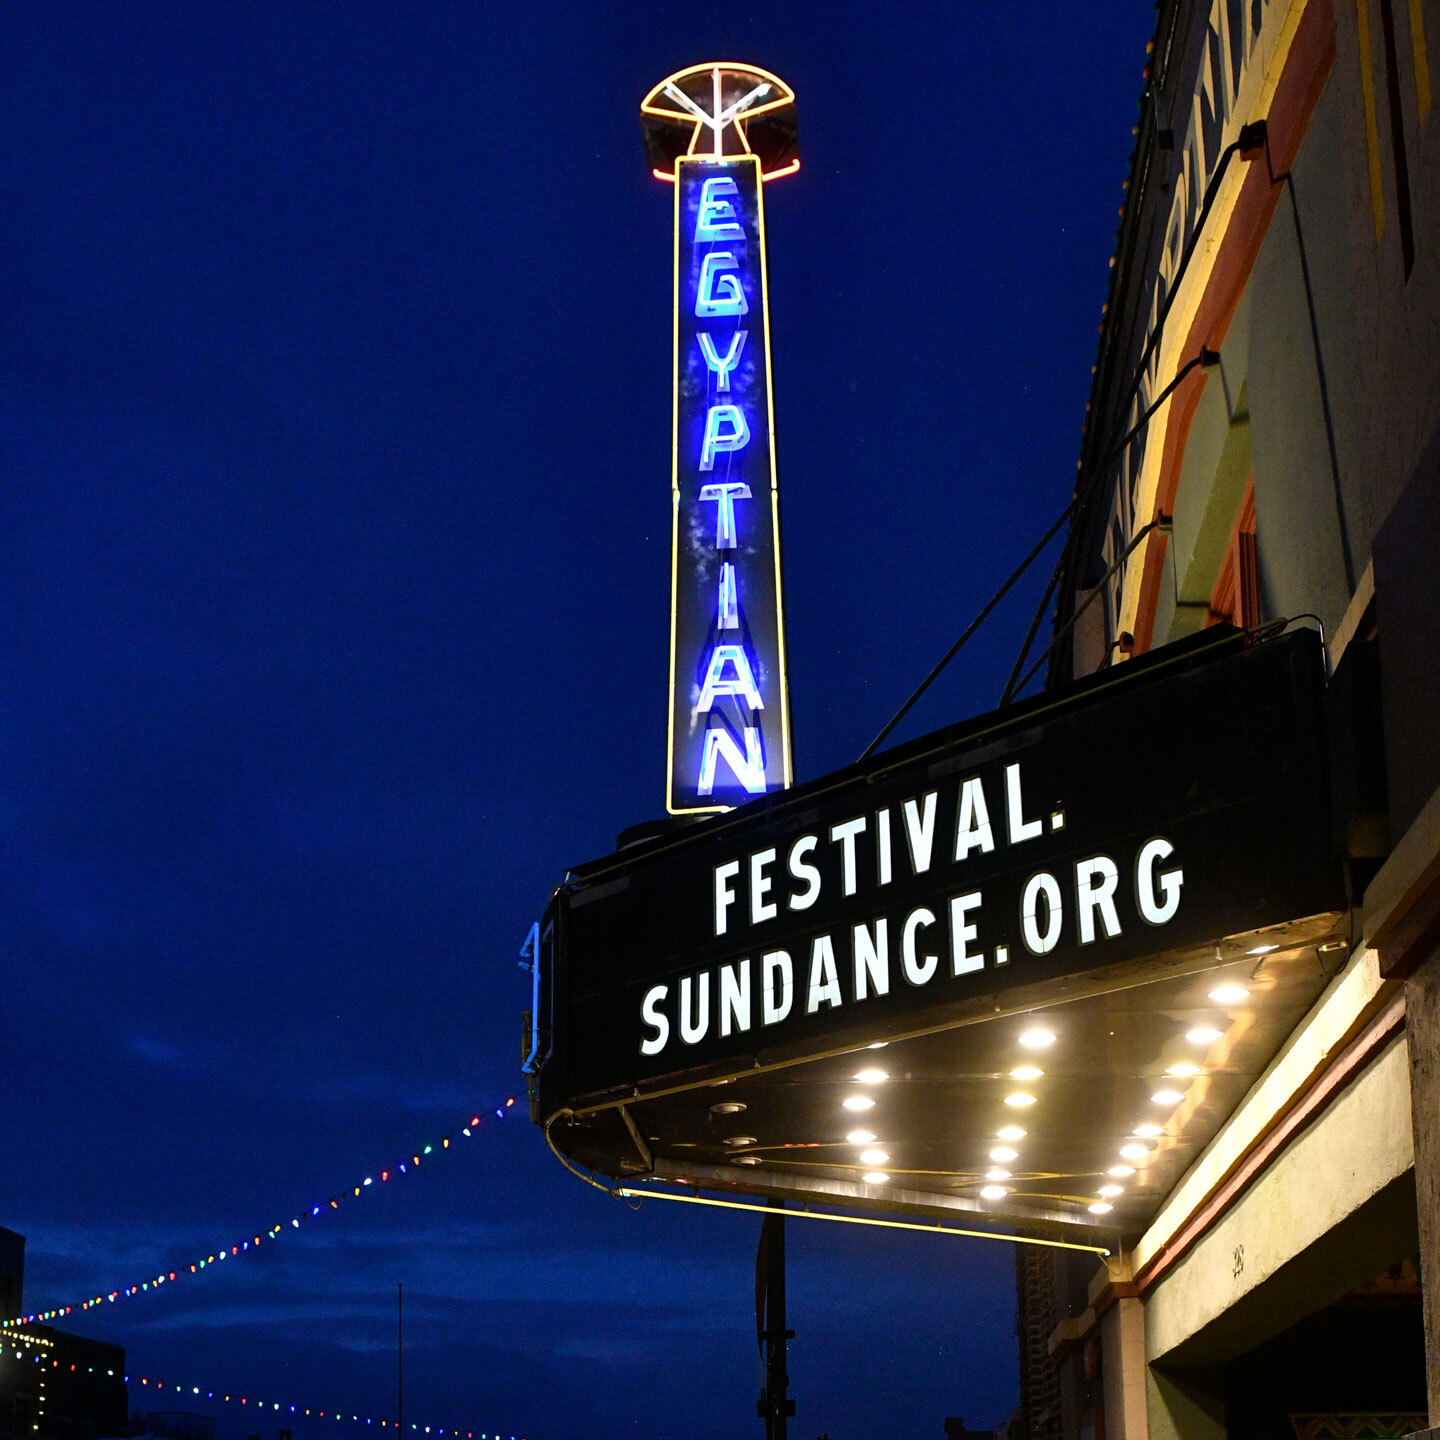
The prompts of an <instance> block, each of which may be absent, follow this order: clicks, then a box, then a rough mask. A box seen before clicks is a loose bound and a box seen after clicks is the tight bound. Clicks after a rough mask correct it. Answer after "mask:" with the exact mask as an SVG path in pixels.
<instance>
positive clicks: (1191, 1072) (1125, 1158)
mask: <svg viewBox="0 0 1440 1440" xmlns="http://www.w3.org/2000/svg"><path fill="white" fill-rule="evenodd" d="M1274 948H1275V947H1274V946H1266V947H1259V948H1257V949H1256V950H1255V951H1252V952H1251V953H1252V954H1265V953H1267V952H1268V951H1269V950H1273V949H1274ZM1249 998H1250V991H1249V989H1248V988H1247V987H1245V986H1244V985H1240V984H1234V983H1227V984H1224V985H1219V986H1217V987H1216V988H1215V989H1214V990H1212V991H1211V992H1210V999H1211V1001H1212V1002H1213V1003H1215V1004H1216V1005H1239V1004H1242V1003H1243V1002H1244V1001H1246V1000H1248V999H1249ZM1223 1034H1224V1032H1223V1031H1221V1030H1217V1029H1216V1028H1215V1027H1214V1026H1212V1025H1197V1026H1195V1027H1194V1028H1193V1029H1191V1030H1189V1031H1187V1032H1186V1035H1185V1038H1186V1040H1188V1041H1189V1042H1190V1043H1191V1044H1192V1045H1211V1044H1213V1043H1214V1042H1215V1041H1216V1040H1218V1039H1220V1038H1221V1036H1222V1035H1223ZM1018 1038H1019V1043H1020V1044H1021V1045H1022V1046H1023V1047H1024V1048H1025V1049H1027V1050H1046V1049H1048V1048H1049V1047H1050V1046H1051V1045H1053V1044H1054V1043H1055V1035H1054V1032H1053V1031H1050V1030H1047V1029H1045V1028H1043V1027H1042V1026H1034V1027H1032V1028H1030V1029H1028V1030H1025V1031H1023V1032H1022V1033H1021V1034H1020V1036H1019V1037H1018ZM1044 1073H1045V1072H1044V1070H1042V1069H1041V1068H1040V1067H1039V1066H1038V1065H1031V1064H1022V1065H1017V1066H1016V1067H1015V1068H1014V1069H1013V1070H1012V1071H1011V1072H1010V1078H1011V1079H1012V1080H1020V1081H1025V1082H1029V1081H1033V1080H1038V1079H1040V1078H1041V1077H1042V1076H1043V1075H1044ZM1199 1073H1200V1066H1199V1065H1196V1064H1194V1063H1192V1062H1191V1061H1188V1060H1179V1061H1176V1062H1175V1063H1174V1064H1173V1065H1170V1066H1168V1067H1167V1068H1166V1070H1165V1074H1166V1076H1167V1077H1169V1078H1171V1079H1174V1080H1188V1079H1190V1078H1191V1077H1193V1076H1195V1075H1198V1074H1199ZM1035 1098H1036V1097H1035V1096H1034V1095H1033V1094H1032V1093H1031V1092H1030V1091H1028V1090H1014V1091H1012V1092H1011V1093H1010V1094H1008V1095H1006V1096H1005V1103H1006V1104H1007V1105H1008V1106H1010V1107H1011V1108H1012V1109H1020V1110H1023V1109H1028V1108H1029V1107H1030V1106H1031V1105H1033V1104H1035ZM1184 1098H1185V1094H1184V1092H1183V1091H1181V1090H1177V1089H1174V1088H1173V1087H1165V1088H1162V1089H1159V1090H1157V1091H1156V1092H1155V1093H1154V1094H1153V1095H1152V1096H1151V1097H1150V1099H1151V1101H1152V1103H1154V1104H1156V1105H1168V1106H1171V1107H1173V1106H1175V1105H1178V1104H1179V1103H1180V1102H1181V1101H1182V1100H1183V1099H1184ZM1025 1133H1026V1132H1025V1130H1024V1128H1023V1127H1022V1126H1019V1125H1004V1126H1001V1128H1000V1129H999V1130H997V1131H996V1132H995V1138H996V1139H997V1140H999V1141H1001V1142H1002V1143H1001V1144H999V1145H996V1146H994V1147H992V1148H991V1150H990V1155H989V1158H990V1160H991V1162H992V1165H991V1168H990V1169H988V1170H987V1171H986V1172H985V1180H986V1183H985V1185H983V1186H982V1187H981V1190H980V1197H981V1199H984V1200H1003V1199H1004V1198H1005V1197H1006V1196H1007V1195H1008V1194H1009V1193H1010V1190H1009V1187H1008V1186H1006V1185H1005V1184H1003V1183H1002V1182H1003V1181H1006V1180H1009V1179H1010V1178H1011V1175H1012V1172H1011V1171H1010V1170H1008V1169H1006V1168H1005V1167H1006V1166H1008V1165H1013V1164H1014V1163H1015V1161H1017V1160H1018V1159H1019V1158H1020V1152H1019V1151H1018V1150H1017V1149H1015V1148H1014V1147H1015V1144H1016V1143H1018V1142H1019V1141H1021V1140H1023V1139H1024V1138H1025ZM1164 1133H1165V1127H1164V1126H1163V1125H1156V1124H1154V1123H1153V1122H1149V1121H1146V1122H1142V1123H1141V1124H1139V1125H1136V1126H1135V1128H1134V1130H1132V1131H1131V1135H1132V1137H1134V1138H1132V1139H1129V1140H1127V1141H1126V1142H1125V1143H1124V1144H1123V1145H1121V1146H1120V1150H1119V1155H1120V1162H1121V1163H1119V1164H1116V1165H1111V1166H1110V1167H1109V1169H1108V1170H1107V1171H1106V1174H1107V1175H1108V1176H1109V1177H1110V1178H1109V1179H1108V1180H1107V1182H1106V1183H1105V1184H1104V1185H1101V1186H1100V1188H1099V1190H1098V1191H1097V1192H1096V1198H1095V1200H1093V1201H1092V1202H1091V1203H1090V1204H1089V1205H1087V1206H1086V1209H1087V1210H1088V1211H1089V1212H1090V1214H1092V1215H1108V1214H1109V1213H1110V1212H1111V1211H1112V1210H1113V1209H1114V1208H1115V1207H1114V1205H1113V1203H1112V1202H1113V1201H1114V1200H1115V1199H1116V1198H1117V1197H1118V1196H1120V1195H1123V1194H1124V1193H1125V1187H1124V1185H1122V1184H1120V1183H1118V1182H1119V1181H1122V1180H1128V1179H1129V1178H1130V1177H1131V1176H1133V1175H1134V1174H1135V1163H1131V1162H1136V1163H1138V1162H1141V1161H1144V1160H1148V1159H1149V1157H1150V1155H1151V1153H1152V1151H1151V1147H1150V1145H1149V1144H1148V1143H1147V1142H1149V1141H1152V1140H1155V1139H1157V1138H1158V1137H1159V1136H1161V1135H1163V1134H1164Z"/></svg>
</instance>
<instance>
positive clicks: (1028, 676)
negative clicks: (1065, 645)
mask: <svg viewBox="0 0 1440 1440" xmlns="http://www.w3.org/2000/svg"><path fill="white" fill-rule="evenodd" d="M1169 528H1170V517H1169V516H1168V515H1161V516H1159V517H1158V518H1157V519H1155V520H1152V521H1151V522H1150V523H1149V524H1148V525H1142V526H1141V527H1140V528H1139V529H1138V530H1137V531H1136V532H1135V538H1134V539H1133V540H1132V541H1131V542H1130V543H1129V544H1128V545H1127V546H1126V547H1125V549H1124V551H1123V553H1122V554H1121V555H1120V558H1119V559H1118V560H1116V561H1115V563H1114V564H1113V565H1112V566H1111V567H1110V568H1109V569H1108V570H1107V571H1106V572H1105V573H1104V574H1103V575H1102V576H1101V577H1100V579H1099V580H1098V581H1097V582H1096V584H1095V588H1094V589H1093V590H1091V592H1090V593H1089V594H1088V595H1087V596H1086V597H1085V603H1084V604H1083V605H1081V606H1080V608H1079V609H1078V610H1076V611H1075V613H1074V614H1073V615H1071V617H1070V618H1069V619H1068V620H1067V621H1066V622H1065V623H1064V624H1063V625H1062V626H1061V627H1060V628H1059V629H1058V630H1057V631H1056V632H1055V638H1054V639H1053V640H1051V642H1050V643H1049V644H1048V645H1047V646H1046V647H1045V649H1044V651H1043V652H1042V653H1041V655H1040V658H1039V659H1038V660H1037V661H1036V662H1035V663H1034V664H1033V665H1032V666H1031V667H1030V668H1029V670H1027V671H1026V672H1025V678H1024V679H1023V680H1022V681H1021V682H1020V683H1019V684H1018V685H1017V686H1016V687H1015V693H1016V694H1017V695H1018V694H1019V693H1020V692H1021V691H1022V690H1023V689H1024V688H1025V687H1026V686H1027V685H1028V684H1029V683H1030V681H1031V680H1032V679H1033V678H1034V675H1035V672H1036V671H1037V670H1038V669H1039V668H1040V667H1041V666H1042V665H1043V664H1044V663H1045V662H1046V661H1047V660H1048V659H1049V658H1050V655H1051V653H1052V652H1053V651H1054V649H1055V647H1056V646H1057V645H1058V644H1059V643H1060V642H1061V641H1062V640H1063V639H1064V638H1065V637H1066V636H1067V635H1068V634H1069V633H1070V631H1071V630H1073V629H1074V628H1075V622H1076V621H1077V620H1078V619H1079V618H1080V617H1081V616H1082V615H1083V614H1084V613H1085V612H1086V611H1087V610H1088V609H1089V608H1090V607H1091V605H1093V604H1094V603H1095V600H1096V598H1097V597H1098V596H1099V595H1100V592H1101V591H1102V590H1103V589H1104V588H1105V582H1106V581H1107V580H1109V578H1110V577H1111V576H1112V575H1113V574H1114V573H1115V572H1116V571H1117V570H1118V569H1119V568H1120V567H1121V566H1122V565H1123V564H1124V563H1125V562H1126V561H1127V560H1128V559H1129V558H1130V556H1131V554H1132V553H1133V552H1134V550H1135V547H1136V546H1137V545H1139V543H1140V542H1141V541H1142V540H1143V539H1144V538H1145V537H1146V536H1147V535H1148V534H1149V533H1150V532H1151V531H1152V530H1168V529H1169Z"/></svg>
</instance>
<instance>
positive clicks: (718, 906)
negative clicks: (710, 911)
mask: <svg viewBox="0 0 1440 1440" xmlns="http://www.w3.org/2000/svg"><path fill="white" fill-rule="evenodd" d="M739 873H740V862H739V861H738V860H727V861H726V862H725V863H724V864H723V865H717V866H716V867H715V933H716V934H717V935H723V934H724V933H725V912H726V911H727V910H728V909H729V908H730V907H731V906H732V905H733V904H734V903H735V892H734V891H733V890H732V889H731V888H730V883H729V882H730V881H731V880H733V879H734V878H735V877H736V876H737V875H738V874H739Z"/></svg>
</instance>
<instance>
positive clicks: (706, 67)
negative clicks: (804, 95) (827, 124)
mask: <svg viewBox="0 0 1440 1440" xmlns="http://www.w3.org/2000/svg"><path fill="white" fill-rule="evenodd" d="M712 70H728V71H731V72H732V73H738V74H741V75H758V76H759V77H760V78H761V79H762V80H769V81H770V82H771V84H773V85H776V86H778V87H779V89H780V94H779V95H778V96H777V97H776V98H775V99H774V100H767V101H766V102H765V103H764V104H763V105H756V106H755V107H754V108H753V109H750V110H747V111H746V112H745V118H746V119H747V120H752V119H754V117H755V116H756V115H764V114H767V113H768V112H769V111H771V110H779V109H781V108H782V107H783V106H786V105H793V104H794V103H795V92H794V91H793V90H792V89H791V88H790V87H789V86H788V85H787V84H786V83H785V82H784V81H783V80H782V79H781V78H780V77H779V76H778V75H776V74H774V73H772V72H771V71H769V70H762V69H761V68H760V67H759V66H758V65H746V64H743V63H741V62H740V61H738V60H707V61H706V62H705V63H704V64H703V65H687V66H686V67H685V68H684V69H683V70H677V71H676V72H675V73H674V74H673V75H667V76H666V77H665V78H664V79H663V80H662V81H661V82H660V83H659V84H658V85H656V86H654V87H653V88H652V89H651V90H650V93H649V94H648V95H646V97H645V98H644V99H643V100H642V101H641V102H640V113H641V114H642V115H654V116H657V117H658V118H660V119H662V120H684V121H685V122H686V123H687V124H693V125H696V126H698V125H699V124H700V122H699V121H698V120H696V118H695V117H694V116H693V115H692V114H690V112H689V111H688V110H671V109H667V108H666V107H665V106H663V105H660V104H657V103H656V102H655V97H656V96H657V95H658V94H660V92H661V91H662V90H664V88H665V87H666V86H667V85H674V86H676V88H677V89H683V88H684V87H683V86H681V85H680V81H681V80H685V79H688V78H689V77H690V76H691V75H698V74H700V73H701V72H702V71H704V72H706V73H708V72H710V71H712ZM712 118H713V117H712ZM730 123H731V124H734V121H731V122H730Z"/></svg>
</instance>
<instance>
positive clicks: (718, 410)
mask: <svg viewBox="0 0 1440 1440" xmlns="http://www.w3.org/2000/svg"><path fill="white" fill-rule="evenodd" d="M722 427H728V428H722ZM749 443H750V425H749V422H748V421H747V420H746V419H745V417H744V415H742V414H741V413H740V407H739V406H738V405H712V406H711V407H710V409H709V410H708V411H707V412H706V415H705V438H704V440H702V441H701V443H700V468H701V469H702V470H713V469H714V468H715V457H716V455H723V454H726V453H728V452H730V451H733V450H743V449H744V448H745V447H746V446H747V445H748V444H749Z"/></svg>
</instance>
